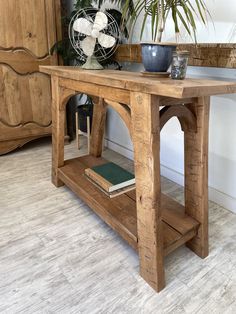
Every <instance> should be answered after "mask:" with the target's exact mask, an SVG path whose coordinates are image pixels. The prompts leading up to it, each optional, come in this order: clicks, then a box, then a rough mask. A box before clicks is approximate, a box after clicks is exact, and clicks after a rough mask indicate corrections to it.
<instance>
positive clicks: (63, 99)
mask: <svg viewBox="0 0 236 314" xmlns="http://www.w3.org/2000/svg"><path fill="white" fill-rule="evenodd" d="M76 94H77V93H76V92H75V91H74V90H72V89H68V88H64V87H61V88H60V111H62V110H65V107H66V105H67V103H68V101H69V99H70V98H71V97H73V96H75V95H76Z"/></svg>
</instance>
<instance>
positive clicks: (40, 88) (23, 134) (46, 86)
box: [0, 0, 61, 154]
mask: <svg viewBox="0 0 236 314" xmlns="http://www.w3.org/2000/svg"><path fill="white" fill-rule="evenodd" d="M60 37H61V30H60V1H59V0H7V1H6V0H0V154H4V153H7V152H9V151H12V150H14V149H16V148H17V147H20V146H22V145H24V144H25V143H27V142H29V141H31V140H33V139H36V138H39V137H42V136H48V135H50V134H51V83H50V77H49V76H48V75H46V74H43V73H40V72H39V65H57V64H58V59H57V56H56V55H53V56H51V55H50V49H51V47H52V46H53V44H54V43H55V42H56V41H57V40H58V39H59V38H60Z"/></svg>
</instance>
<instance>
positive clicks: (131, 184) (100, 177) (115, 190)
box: [85, 162, 135, 197]
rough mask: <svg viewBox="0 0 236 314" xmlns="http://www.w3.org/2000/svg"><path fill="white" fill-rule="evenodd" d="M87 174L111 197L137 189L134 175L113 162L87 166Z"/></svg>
mask: <svg viewBox="0 0 236 314" xmlns="http://www.w3.org/2000/svg"><path fill="white" fill-rule="evenodd" d="M85 175H86V177H87V178H88V179H89V180H90V181H91V182H92V183H93V184H95V185H96V186H97V187H98V188H100V189H101V190H102V191H103V192H105V193H106V194H107V195H109V196H110V197H112V196H117V195H119V194H123V193H125V192H127V191H130V190H133V189H135V177H134V175H133V174H132V173H130V172H129V171H127V170H125V169H124V168H122V167H120V166H118V165H116V164H114V163H113V162H107V163H105V164H102V165H99V166H94V167H92V168H87V169H85Z"/></svg>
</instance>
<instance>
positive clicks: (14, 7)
mask: <svg viewBox="0 0 236 314" xmlns="http://www.w3.org/2000/svg"><path fill="white" fill-rule="evenodd" d="M0 30H1V32H0V47H1V48H12V47H14V48H24V49H27V50H29V51H30V52H31V53H32V54H34V55H35V56H36V57H43V56H45V55H47V54H48V53H49V51H50V48H51V46H52V44H53V43H54V42H55V40H56V35H55V33H56V32H54V30H55V12H54V2H53V1H52V0H7V1H6V0H0Z"/></svg>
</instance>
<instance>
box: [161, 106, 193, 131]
mask: <svg viewBox="0 0 236 314" xmlns="http://www.w3.org/2000/svg"><path fill="white" fill-rule="evenodd" d="M173 117H177V118H178V120H179V122H180V125H181V129H182V131H184V132H185V131H190V132H197V119H196V117H195V115H194V114H193V113H192V111H191V110H190V109H189V108H188V107H186V106H185V105H175V106H165V107H164V108H162V109H161V110H160V130H161V129H162V128H163V127H164V125H165V124H166V123H167V122H168V121H169V120H170V119H171V118H173Z"/></svg>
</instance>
